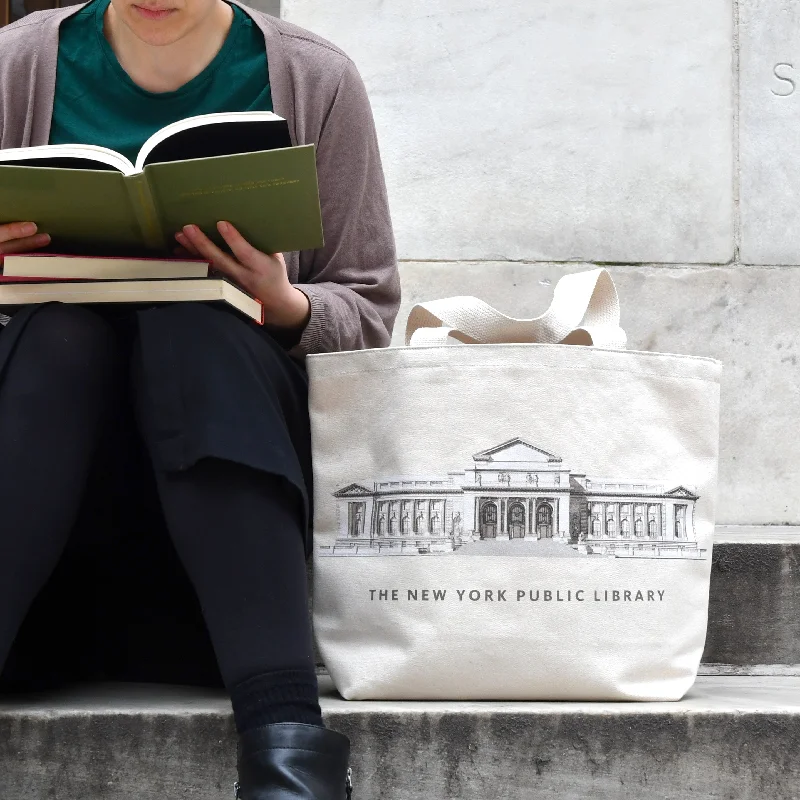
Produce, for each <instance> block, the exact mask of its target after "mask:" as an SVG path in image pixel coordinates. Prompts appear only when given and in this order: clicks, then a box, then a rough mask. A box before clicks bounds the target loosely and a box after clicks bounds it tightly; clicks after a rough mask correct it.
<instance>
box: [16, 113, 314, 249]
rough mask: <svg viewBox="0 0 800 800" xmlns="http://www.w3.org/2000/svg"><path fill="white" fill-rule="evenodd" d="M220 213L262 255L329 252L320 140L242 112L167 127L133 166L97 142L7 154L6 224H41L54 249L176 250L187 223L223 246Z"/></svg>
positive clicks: (272, 117)
mask: <svg viewBox="0 0 800 800" xmlns="http://www.w3.org/2000/svg"><path fill="white" fill-rule="evenodd" d="M265 117H268V120H267V122H268V125H267V126H266V127H264V125H263V124H262V125H261V126H260V127H259V125H258V123H264V118H265ZM215 118H216V119H215ZM209 119H210V120H211V121H210V122H209ZM198 121H200V122H198ZM276 121H278V124H280V123H282V126H281V127H279V128H276V127H275V126H276ZM251 122H252V123H256V124H255V125H253V124H250V123H251ZM171 129H174V130H171ZM243 132H244V133H243ZM286 145H288V146H286ZM259 147H265V149H263V150H260V149H256V148H259ZM268 147H271V148H272V149H266V148H268ZM239 151H244V152H239ZM219 220H227V221H229V222H231V223H232V224H233V225H235V226H236V228H237V229H238V230H239V231H240V232H241V234H242V235H243V236H244V237H245V239H247V240H248V241H249V242H250V244H252V245H253V246H254V247H256V248H257V249H258V250H261V251H263V252H265V253H284V252H290V251H293V250H311V249H316V248H319V247H322V246H323V243H324V241H323V232H322V219H321V214H320V202H319V188H318V185H317V170H316V148H315V146H314V145H313V144H308V145H299V146H294V147H293V146H291V142H290V141H289V136H288V128H287V127H286V123H285V120H282V119H281V118H280V117H277V116H276V115H272V114H268V112H241V113H238V114H225V115H222V114H220V115H215V114H210V115H205V116H204V117H194V118H190V119H188V120H182V121H181V123H176V125H174V126H168V128H165V129H163V130H162V131H160V132H159V133H158V134H156V135H155V136H154V137H151V140H148V143H146V144H145V146H144V147H143V148H142V151H141V152H140V154H139V159H137V163H136V164H135V165H134V164H131V162H129V161H128V160H127V159H125V158H123V157H122V156H121V155H120V154H118V153H114V151H111V150H105V149H104V148H99V147H91V146H79V145H75V146H72V145H53V146H44V147H36V148H20V149H17V150H5V151H2V150H0V223H5V222H17V221H33V222H35V223H36V224H37V225H38V228H39V230H40V231H42V232H44V233H49V234H50V236H51V237H52V243H51V245H50V250H51V251H53V252H74V253H83V252H85V253H93V252H107V253H123V252H124V253H128V252H144V253H149V254H171V253H172V250H173V248H174V247H175V246H176V245H177V243H176V242H175V238H174V235H175V232H176V231H179V230H180V229H181V228H182V227H183V226H184V225H187V224H195V225H197V226H199V227H200V228H201V229H202V230H203V231H204V232H205V233H206V234H207V235H208V236H209V237H210V238H211V239H212V240H214V241H215V242H216V243H217V244H219V245H221V246H225V245H224V241H223V239H222V237H221V236H220V235H219V233H218V232H217V228H216V224H217V222H218V221H219Z"/></svg>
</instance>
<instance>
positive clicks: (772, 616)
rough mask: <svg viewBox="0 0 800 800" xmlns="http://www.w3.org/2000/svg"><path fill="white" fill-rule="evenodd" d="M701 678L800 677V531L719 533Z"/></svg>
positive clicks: (731, 529) (729, 529) (728, 529)
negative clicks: (712, 676) (702, 675)
mask: <svg viewBox="0 0 800 800" xmlns="http://www.w3.org/2000/svg"><path fill="white" fill-rule="evenodd" d="M312 579H313V565H312V564H309V580H312ZM317 663H318V664H319V665H322V659H321V658H320V656H319V653H317ZM701 674H707V675H798V676H800V527H789V526H777V525H774V526H736V525H728V526H719V527H718V528H717V531H716V533H715V537H714V554H713V562H712V568H711V592H710V599H709V623H708V634H707V640H706V648H705V652H704V654H703V665H702V667H701Z"/></svg>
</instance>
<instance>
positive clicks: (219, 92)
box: [50, 0, 273, 162]
mask: <svg viewBox="0 0 800 800" xmlns="http://www.w3.org/2000/svg"><path fill="white" fill-rule="evenodd" d="M109 3H110V0H94V1H93V2H91V3H89V4H88V5H87V6H85V7H84V8H83V9H81V11H79V12H78V13H77V14H75V15H74V16H72V17H69V18H68V19H66V20H64V22H62V23H61V29H60V35H59V44H58V66H57V71H56V92H55V102H54V105H53V121H52V125H51V129H50V144H94V145H100V146H102V147H110V148H111V149H112V150H116V151H117V152H119V153H122V155H124V156H126V157H127V158H128V159H130V161H133V162H135V161H136V155H137V153H138V152H139V149H140V148H141V146H142V145H143V144H144V142H145V141H146V140H147V139H148V138H149V137H150V136H151V135H152V134H153V133H155V132H156V131H157V130H159V129H160V128H163V127H164V126H165V125H169V124H170V123H172V122H177V121H178V120H180V119H184V118H185V117H193V116H196V115H197V114H212V113H214V112H219V111H272V110H273V109H272V92H271V91H270V86H269V72H268V70H267V53H266V45H265V43H264V35H263V34H262V33H261V31H260V30H259V29H258V26H257V25H256V24H255V22H253V20H252V19H251V18H250V17H249V16H248V15H247V14H246V13H245V12H244V11H242V10H241V9H240V8H238V7H237V6H233V5H232V8H233V23H232V25H231V29H230V31H229V33H228V36H227V38H226V39H225V42H224V44H223V45H222V48H221V49H220V51H219V53H217V55H216V56H215V57H214V60H213V61H212V62H211V63H210V64H209V65H208V66H207V67H206V68H205V69H204V70H203V71H202V72H201V73H200V74H199V75H197V76H196V77H195V78H193V79H192V80H190V81H189V82H188V83H185V84H184V85H183V86H181V87H180V89H177V90H176V91H174V92H148V91H147V90H145V89H142V88H141V87H140V86H137V85H136V84H135V83H134V82H133V81H132V80H131V79H130V77H129V76H128V73H127V72H125V70H124V69H123V68H122V66H121V65H120V63H119V61H118V60H117V57H116V56H115V55H114V51H113V50H112V49H111V45H109V43H108V41H107V40H106V38H105V36H104V35H103V15H104V14H105V11H106V9H107V8H108V5H109Z"/></svg>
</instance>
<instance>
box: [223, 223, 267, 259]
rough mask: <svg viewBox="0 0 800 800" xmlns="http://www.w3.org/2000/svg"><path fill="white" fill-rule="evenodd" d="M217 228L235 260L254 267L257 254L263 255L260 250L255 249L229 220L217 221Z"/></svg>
mask: <svg viewBox="0 0 800 800" xmlns="http://www.w3.org/2000/svg"><path fill="white" fill-rule="evenodd" d="M217 230H218V231H219V232H220V234H221V235H222V238H223V239H224V240H225V241H226V242H227V244H228V247H230V248H231V252H232V253H233V254H234V255H235V256H236V258H237V260H238V261H239V262H240V263H241V264H242V265H243V266H245V267H248V268H250V269H254V268H255V261H256V259H257V258H258V257H259V256H263V255H264V253H262V252H261V251H260V250H256V248H255V247H253V245H251V244H250V242H248V241H247V239H245V238H244V236H242V234H241V233H239V231H237V230H236V228H234V227H233V225H231V224H230V222H225V221H222V222H218V223H217Z"/></svg>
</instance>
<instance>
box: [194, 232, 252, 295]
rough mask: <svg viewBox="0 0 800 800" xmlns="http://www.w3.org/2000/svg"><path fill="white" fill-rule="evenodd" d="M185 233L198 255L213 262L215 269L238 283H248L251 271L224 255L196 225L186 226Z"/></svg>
mask: <svg viewBox="0 0 800 800" xmlns="http://www.w3.org/2000/svg"><path fill="white" fill-rule="evenodd" d="M183 233H184V234H185V235H186V238H187V239H188V240H189V243H190V244H191V245H193V246H194V248H195V249H196V250H197V251H198V253H199V254H200V255H201V256H202V257H203V258H206V259H208V260H209V261H210V262H211V265H212V266H213V267H214V269H217V270H219V271H220V272H223V273H224V274H225V275H229V276H230V277H231V278H233V279H234V280H235V281H237V282H238V283H241V282H243V281H247V278H248V276H249V274H250V270H249V269H246V268H245V267H243V266H242V265H241V264H239V263H237V262H236V260H235V259H234V258H232V257H231V256H229V255H227V254H226V253H223V252H222V250H220V249H219V247H217V246H216V245H215V244H214V242H212V241H211V239H209V238H208V236H206V235H205V234H204V233H203V232H202V231H201V230H200V228H198V227H197V226H196V225H186V226H185V227H184V229H183Z"/></svg>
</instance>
